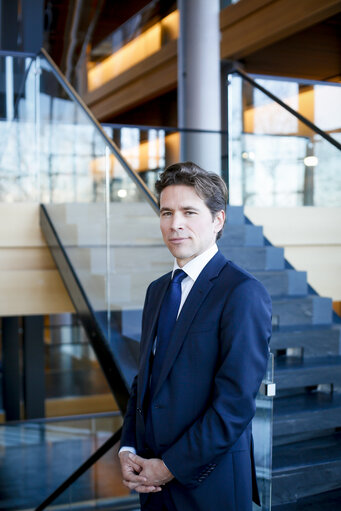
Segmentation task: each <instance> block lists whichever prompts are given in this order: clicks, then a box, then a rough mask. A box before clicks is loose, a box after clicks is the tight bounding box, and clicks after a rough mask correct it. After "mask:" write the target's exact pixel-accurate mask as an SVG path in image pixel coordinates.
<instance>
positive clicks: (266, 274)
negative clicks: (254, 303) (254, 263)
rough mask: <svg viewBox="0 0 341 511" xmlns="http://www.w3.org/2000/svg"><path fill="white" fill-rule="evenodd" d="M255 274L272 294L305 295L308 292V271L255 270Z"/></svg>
mask: <svg viewBox="0 0 341 511" xmlns="http://www.w3.org/2000/svg"><path fill="white" fill-rule="evenodd" d="M253 275H254V276H255V277H256V279H258V280H260V282H262V284H264V286H265V287H266V289H267V290H268V292H269V293H270V295H271V296H273V297H275V296H305V295H306V294H307V292H308V286H307V272H305V271H296V270H279V271H254V272H253Z"/></svg>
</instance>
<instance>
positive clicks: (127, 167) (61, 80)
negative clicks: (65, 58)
mask: <svg viewBox="0 0 341 511" xmlns="http://www.w3.org/2000/svg"><path fill="white" fill-rule="evenodd" d="M40 55H42V56H43V57H44V59H45V60H47V62H48V63H49V64H50V66H51V69H52V72H53V74H54V75H55V77H56V78H57V80H58V81H59V83H60V84H61V85H62V87H63V88H64V89H65V90H66V91H67V92H68V94H69V96H70V97H71V98H72V99H73V100H74V101H75V102H76V103H77V104H78V105H79V106H80V107H81V109H82V110H83V112H84V113H85V114H86V116H87V117H88V118H89V120H90V121H91V123H92V124H93V126H94V127H95V128H96V130H97V131H98V133H99V134H100V135H101V137H102V138H103V140H104V141H105V143H106V145H107V146H108V147H109V149H110V150H111V151H112V152H113V153H114V155H115V156H116V158H117V160H118V161H119V162H120V164H121V165H122V167H123V168H124V170H125V171H126V172H127V173H128V175H129V176H130V177H131V178H132V180H133V181H134V182H135V183H136V185H137V186H138V188H139V189H140V190H142V192H143V193H144V195H145V197H146V199H147V200H148V202H149V203H150V205H151V206H152V207H153V208H154V210H155V211H156V212H157V213H158V212H159V207H158V203H157V200H156V198H155V196H154V195H153V194H152V192H151V191H150V190H149V188H148V187H147V185H146V184H145V183H144V181H143V180H142V179H141V178H140V176H139V175H138V173H137V172H135V171H134V170H133V169H132V168H131V167H130V165H129V163H128V162H127V160H126V159H125V158H124V157H123V156H122V154H121V152H120V150H119V148H118V147H117V145H116V144H115V142H114V141H113V140H111V138H109V137H108V135H107V134H106V133H105V131H104V130H103V128H102V126H101V124H100V123H99V122H98V120H97V119H96V117H95V116H94V115H93V113H92V112H91V110H90V109H89V107H88V106H87V105H86V104H85V103H84V101H83V100H82V98H81V97H80V95H79V94H78V93H77V92H76V90H75V89H74V88H73V87H72V85H71V84H70V83H69V82H68V81H67V79H66V77H65V76H64V74H63V73H62V72H61V70H60V69H59V67H58V66H57V65H56V63H55V62H54V60H53V59H52V58H51V57H50V55H49V54H48V53H47V51H46V50H45V49H44V48H41V50H40Z"/></svg>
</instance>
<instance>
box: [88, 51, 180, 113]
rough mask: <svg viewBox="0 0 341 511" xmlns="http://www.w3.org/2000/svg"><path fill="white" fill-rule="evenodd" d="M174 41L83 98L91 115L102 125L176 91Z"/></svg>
mask: <svg viewBox="0 0 341 511" xmlns="http://www.w3.org/2000/svg"><path fill="white" fill-rule="evenodd" d="M177 80H178V76H177V41H171V42H169V43H168V44H167V45H166V46H165V47H164V48H162V49H161V50H160V51H159V52H157V53H155V54H154V55H151V56H150V57H148V58H147V59H145V60H144V61H143V62H140V63H138V64H136V65H135V66H133V67H132V68H130V69H129V70H127V71H126V72H124V73H122V74H121V75H119V76H118V77H116V78H114V79H113V80H110V81H109V82H107V83H105V84H103V85H102V86H101V87H99V88H98V89H96V90H95V91H93V92H91V93H88V94H86V95H85V101H86V103H87V104H88V106H89V107H90V108H91V110H92V112H93V113H94V115H95V116H96V117H97V118H98V119H99V120H100V121H103V120H105V119H108V118H109V117H113V116H115V115H119V114H120V113H122V112H124V111H127V110H130V109H132V108H134V107H136V106H138V105H140V104H142V103H144V102H146V101H149V100H150V99H153V98H155V97H157V96H160V95H162V94H165V93H166V92H169V91H170V90H172V89H176V87H177Z"/></svg>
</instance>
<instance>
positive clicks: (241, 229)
mask: <svg viewBox="0 0 341 511" xmlns="http://www.w3.org/2000/svg"><path fill="white" fill-rule="evenodd" d="M263 245H264V237H263V228H262V227H259V226H257V225H248V224H241V225H233V224H231V225H227V226H226V227H225V229H224V231H223V234H222V236H221V238H220V240H219V241H218V246H219V247H220V249H221V248H222V247H225V248H226V249H228V248H229V247H233V246H234V247H244V246H246V247H262V246H263Z"/></svg>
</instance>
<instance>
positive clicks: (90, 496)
mask: <svg viewBox="0 0 341 511" xmlns="http://www.w3.org/2000/svg"><path fill="white" fill-rule="evenodd" d="M118 448H119V446H118V444H116V445H115V446H114V447H113V448H112V449H110V450H109V451H108V452H107V453H106V454H104V456H102V457H101V459H100V460H98V461H97V462H96V463H95V464H94V465H93V466H92V467H91V468H89V469H88V470H87V471H86V472H85V473H84V474H83V475H81V476H80V477H79V478H78V479H77V480H76V481H75V482H74V483H72V484H71V486H70V487H69V488H68V489H67V490H65V491H64V492H63V494H62V495H60V496H59V497H57V499H55V500H54V502H52V503H51V504H50V505H48V506H47V507H46V509H47V510H55V509H87V510H88V509H89V510H91V509H122V510H123V509H124V510H131V511H137V510H138V509H140V505H139V497H138V494H137V493H135V492H131V491H130V490H129V489H128V488H127V487H125V486H124V485H123V483H122V475H121V470H120V466H119V460H118V456H117V452H118Z"/></svg>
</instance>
